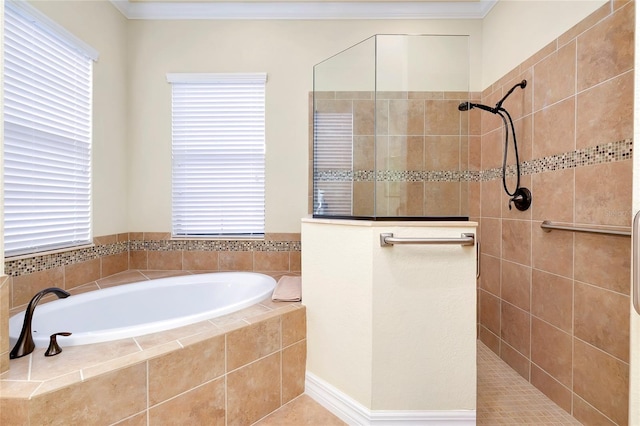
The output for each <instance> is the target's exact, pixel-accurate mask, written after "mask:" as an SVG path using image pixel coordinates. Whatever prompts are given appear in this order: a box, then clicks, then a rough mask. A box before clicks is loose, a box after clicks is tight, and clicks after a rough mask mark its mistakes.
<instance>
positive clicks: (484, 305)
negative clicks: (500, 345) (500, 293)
mask: <svg viewBox="0 0 640 426" xmlns="http://www.w3.org/2000/svg"><path fill="white" fill-rule="evenodd" d="M478 299H479V305H480V324H482V325H483V326H484V327H486V328H487V329H488V330H489V331H491V332H492V333H494V334H495V335H497V336H500V335H501V334H500V299H499V298H497V297H496V296H494V295H492V294H489V293H487V292H485V291H482V290H481V291H480V295H479V298H478Z"/></svg>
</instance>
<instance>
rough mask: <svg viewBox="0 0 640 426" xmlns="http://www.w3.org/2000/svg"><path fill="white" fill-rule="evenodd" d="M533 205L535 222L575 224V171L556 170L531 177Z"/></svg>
mask: <svg viewBox="0 0 640 426" xmlns="http://www.w3.org/2000/svg"><path fill="white" fill-rule="evenodd" d="M531 179H532V185H531V191H532V194H534V195H533V196H534V197H535V201H534V202H532V203H531V210H532V217H533V219H534V220H543V221H544V220H551V221H553V222H568V223H572V222H573V210H574V209H573V203H574V198H575V197H574V187H575V170H574V169H569V170H556V171H552V172H545V173H538V174H535V175H533V176H532V177H531Z"/></svg>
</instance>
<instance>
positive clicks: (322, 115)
mask: <svg viewBox="0 0 640 426" xmlns="http://www.w3.org/2000/svg"><path fill="white" fill-rule="evenodd" d="M313 129H314V145H315V147H314V157H313V161H314V163H315V174H316V176H315V180H316V182H315V196H314V208H313V212H314V214H316V215H331V216H341V215H349V216H350V215H351V214H352V204H353V203H352V200H353V179H354V176H353V115H352V114H347V113H327V112H316V113H315V114H314V126H313Z"/></svg>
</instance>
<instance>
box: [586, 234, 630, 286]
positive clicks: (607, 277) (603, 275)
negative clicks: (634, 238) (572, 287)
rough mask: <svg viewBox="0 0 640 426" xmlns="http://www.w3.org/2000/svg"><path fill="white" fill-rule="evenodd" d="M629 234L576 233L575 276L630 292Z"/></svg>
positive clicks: (587, 281)
mask: <svg viewBox="0 0 640 426" xmlns="http://www.w3.org/2000/svg"><path fill="white" fill-rule="evenodd" d="M630 259H631V242H630V241H629V238H625V237H617V236H607V235H597V234H584V233H576V235H575V278H576V280H579V281H582V282H586V283H589V284H593V285H596V286H599V287H602V288H606V289H609V290H613V291H616V292H618V293H622V294H626V295H629V292H630V289H629V277H630V276H631V275H630V273H631V263H630V262H631V260H630Z"/></svg>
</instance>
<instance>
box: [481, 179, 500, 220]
mask: <svg viewBox="0 0 640 426" xmlns="http://www.w3.org/2000/svg"><path fill="white" fill-rule="evenodd" d="M480 187H481V188H482V189H481V191H482V202H481V206H480V209H481V213H482V217H494V218H497V217H501V216H502V214H501V211H502V194H503V192H502V182H501V181H499V180H490V181H484V182H481V183H480Z"/></svg>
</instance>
